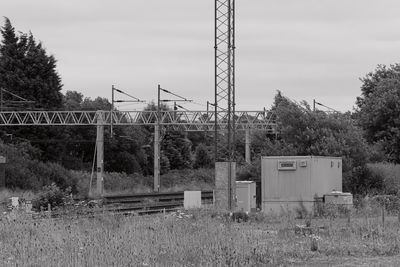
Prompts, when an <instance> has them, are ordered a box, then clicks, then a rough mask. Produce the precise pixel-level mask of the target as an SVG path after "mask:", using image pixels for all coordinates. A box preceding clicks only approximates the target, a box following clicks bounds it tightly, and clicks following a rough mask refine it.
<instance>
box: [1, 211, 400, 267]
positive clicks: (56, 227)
mask: <svg viewBox="0 0 400 267" xmlns="http://www.w3.org/2000/svg"><path fill="white" fill-rule="evenodd" d="M257 218H258V220H256V219H254V218H253V219H252V220H251V221H250V222H248V223H234V222H231V221H230V220H228V219H227V218H226V216H224V214H221V213H218V212H213V211H194V212H191V216H190V217H189V216H188V217H185V216H183V218H177V217H174V216H171V215H167V216H163V215H153V216H142V217H124V216H117V215H110V214H103V215H101V216H99V217H95V218H89V219H88V218H81V219H76V220H70V219H62V220H55V219H46V220H35V221H22V220H21V221H18V220H17V221H13V222H8V221H5V220H2V221H0V240H1V242H0V250H1V251H2V253H1V256H0V265H2V266H4V265H10V266H265V265H267V266H277V265H281V266H286V265H292V264H306V265H308V264H310V263H312V262H313V261H317V262H318V261H319V260H320V259H327V258H329V259H336V260H339V261H338V262H340V260H341V259H342V258H343V257H349V256H352V257H360V258H362V257H364V256H365V255H369V256H394V255H399V250H400V234H399V232H400V225H399V222H398V221H397V220H396V221H393V220H392V221H388V222H387V224H386V227H383V226H382V225H381V224H380V222H379V220H373V219H369V220H368V221H365V220H364V219H363V218H361V219H357V220H353V221H352V222H351V224H350V225H349V224H348V223H347V222H346V221H345V220H339V219H337V220H322V219H321V220H313V221H312V225H313V226H315V229H320V230H316V231H315V232H314V234H313V235H312V236H308V235H303V234H296V232H295V231H294V230H293V228H294V225H295V224H296V223H299V221H296V220H295V219H293V217H290V216H286V217H268V216H263V217H262V218H261V219H260V218H259V217H257ZM316 226H320V227H316ZM315 240H318V241H317V242H318V243H317V245H318V246H317V249H315V247H314V250H316V251H312V249H311V244H313V243H312V242H313V241H315Z"/></svg>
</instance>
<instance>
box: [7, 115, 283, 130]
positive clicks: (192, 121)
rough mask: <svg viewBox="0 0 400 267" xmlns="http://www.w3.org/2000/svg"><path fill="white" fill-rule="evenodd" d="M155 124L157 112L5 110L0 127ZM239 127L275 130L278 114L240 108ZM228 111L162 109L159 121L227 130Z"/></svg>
mask: <svg viewBox="0 0 400 267" xmlns="http://www.w3.org/2000/svg"><path fill="white" fill-rule="evenodd" d="M99 117H101V118H102V121H103V123H104V125H111V124H113V125H137V126H139V125H153V126H154V125H155V124H157V111H113V112H110V111H3V112H0V126H31V125H42V126H44V125H98V118H99ZM233 120H234V125H235V129H236V130H246V129H254V130H264V131H267V132H270V133H275V132H276V123H275V116H274V114H273V113H272V112H269V111H237V112H235V115H234V116H233ZM228 121H229V113H228V112H221V111H219V112H218V121H217V123H215V113H214V112H212V111H208V112H207V111H162V112H161V114H160V124H161V125H165V126H169V127H171V128H173V129H176V130H184V131H215V129H216V128H215V125H217V130H218V131H226V130H227V129H228Z"/></svg>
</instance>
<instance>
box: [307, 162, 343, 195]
mask: <svg viewBox="0 0 400 267" xmlns="http://www.w3.org/2000/svg"><path fill="white" fill-rule="evenodd" d="M311 164H312V170H311V191H312V192H313V194H317V195H318V196H319V197H322V196H323V195H324V194H327V193H330V192H332V191H333V190H336V191H342V159H341V158H337V157H312V158H311Z"/></svg>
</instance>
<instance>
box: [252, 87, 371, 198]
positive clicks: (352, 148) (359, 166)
mask: <svg viewBox="0 0 400 267" xmlns="http://www.w3.org/2000/svg"><path fill="white" fill-rule="evenodd" d="M272 109H273V110H274V111H275V112H276V115H277V118H278V119H277V123H278V128H279V130H280V134H279V137H278V138H277V139H275V138H270V139H264V140H265V141H264V142H262V141H260V140H263V138H262V137H261V138H260V137H256V138H254V139H255V141H256V142H255V143H253V149H254V150H255V149H256V148H254V146H256V147H257V150H258V151H260V153H261V154H262V155H264V156H265V155H275V156H277V155H292V156H295V155H298V156H306V155H314V156H336V157H342V159H343V180H344V181H343V184H344V188H345V189H346V190H350V191H352V192H359V191H360V190H362V189H361V188H362V186H363V185H366V184H367V181H366V179H367V178H366V177H362V178H360V177H359V176H357V175H363V174H364V172H363V171H362V170H363V169H365V164H366V162H367V161H368V154H369V148H368V145H367V143H366V141H365V140H364V138H363V136H362V131H361V129H360V128H358V127H357V126H355V125H354V124H353V122H352V120H351V118H350V115H349V114H340V113H334V114H327V113H325V112H322V111H317V112H313V111H312V110H311V108H310V105H309V104H308V103H307V102H302V103H301V104H297V103H294V102H292V101H291V100H289V99H288V98H286V97H284V96H283V95H282V94H281V92H278V93H277V95H276V96H275V101H274V105H273V108H272Z"/></svg>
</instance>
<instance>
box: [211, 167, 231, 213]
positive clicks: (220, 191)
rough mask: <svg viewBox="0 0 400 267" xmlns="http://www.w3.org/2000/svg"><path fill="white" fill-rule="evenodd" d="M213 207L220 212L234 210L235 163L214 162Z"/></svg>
mask: <svg viewBox="0 0 400 267" xmlns="http://www.w3.org/2000/svg"><path fill="white" fill-rule="evenodd" d="M229 176H230V179H229ZM229 180H231V184H230V185H229ZM214 205H215V207H216V208H217V209H222V210H235V209H236V162H229V161H228V162H215V190H214Z"/></svg>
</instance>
